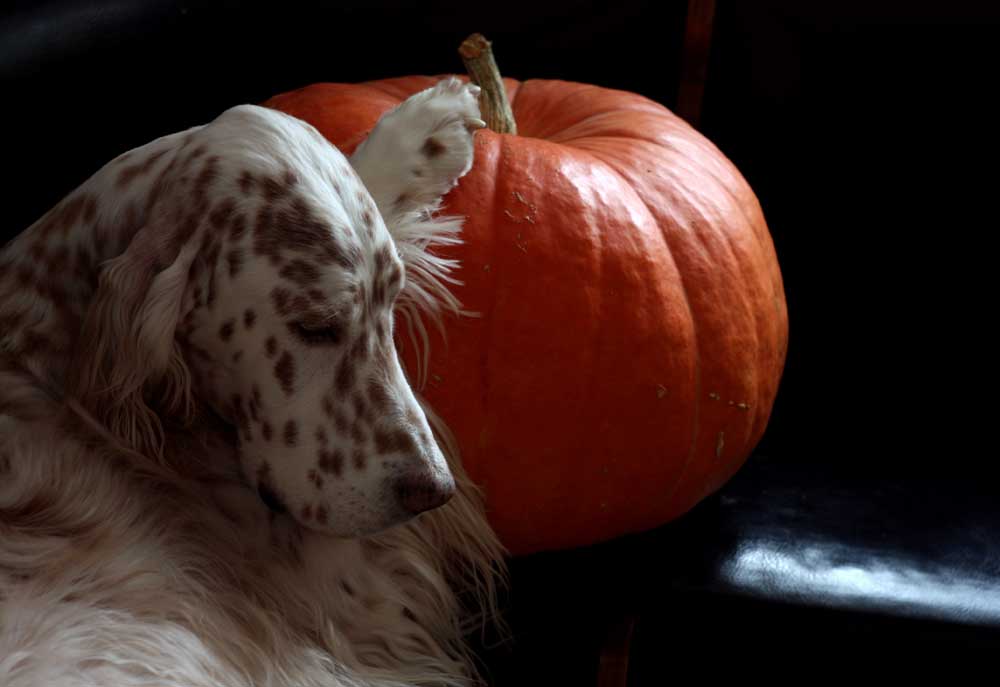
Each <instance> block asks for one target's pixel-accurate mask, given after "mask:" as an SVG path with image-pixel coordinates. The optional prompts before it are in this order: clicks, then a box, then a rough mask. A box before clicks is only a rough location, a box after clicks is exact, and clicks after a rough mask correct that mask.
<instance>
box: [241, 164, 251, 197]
mask: <svg viewBox="0 0 1000 687" xmlns="http://www.w3.org/2000/svg"><path fill="white" fill-rule="evenodd" d="M254 181H255V180H254V176H253V174H251V173H250V171H249V170H243V171H242V172H241V173H240V178H239V182H238V183H239V185H240V191H242V192H243V195H245V196H248V195H250V192H251V191H252V190H253V186H254Z"/></svg>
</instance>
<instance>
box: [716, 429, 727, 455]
mask: <svg viewBox="0 0 1000 687" xmlns="http://www.w3.org/2000/svg"><path fill="white" fill-rule="evenodd" d="M725 445H726V433H725V432H719V438H718V440H716V442H715V457H716V459H719V458H721V457H722V449H723V447H725Z"/></svg>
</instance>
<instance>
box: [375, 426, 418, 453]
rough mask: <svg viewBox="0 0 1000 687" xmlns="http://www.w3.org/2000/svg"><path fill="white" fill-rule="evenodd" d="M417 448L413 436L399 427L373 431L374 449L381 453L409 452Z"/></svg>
mask: <svg viewBox="0 0 1000 687" xmlns="http://www.w3.org/2000/svg"><path fill="white" fill-rule="evenodd" d="M416 448H417V445H416V443H415V442H414V441H413V437H411V436H410V435H409V433H408V432H405V431H403V430H401V429H397V430H391V431H387V430H377V431H376V432H375V450H376V451H378V452H379V453H381V454H386V453H411V452H415V451H416Z"/></svg>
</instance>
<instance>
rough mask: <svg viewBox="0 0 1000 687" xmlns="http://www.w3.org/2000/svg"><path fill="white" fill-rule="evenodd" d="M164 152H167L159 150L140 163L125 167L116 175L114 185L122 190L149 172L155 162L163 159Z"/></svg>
mask: <svg viewBox="0 0 1000 687" xmlns="http://www.w3.org/2000/svg"><path fill="white" fill-rule="evenodd" d="M166 152H167V151H166V150H160V151H158V152H155V153H153V154H152V155H150V156H149V157H147V158H146V159H145V160H144V161H142V162H137V163H135V164H134V165H129V166H127V167H124V168H123V169H122V171H120V172H119V173H118V178H117V179H116V180H115V185H116V186H117V187H118V188H119V189H123V188H125V187H126V186H129V185H130V184H131V183H132V182H133V181H134V180H135V179H136V178H137V177H140V176H142V175H143V174H146V173H147V172H149V170H151V169H152V168H153V165H155V164H156V162H157V160H159V159H160V158H161V157H163V155H164V153H166Z"/></svg>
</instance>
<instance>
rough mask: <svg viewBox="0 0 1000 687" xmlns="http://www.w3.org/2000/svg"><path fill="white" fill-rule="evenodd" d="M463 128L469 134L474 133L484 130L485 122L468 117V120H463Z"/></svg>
mask: <svg viewBox="0 0 1000 687" xmlns="http://www.w3.org/2000/svg"><path fill="white" fill-rule="evenodd" d="M465 127H466V128H467V129H468V130H469V131H470V132H471V131H476V130H477V129H485V128H486V122H484V121H483V120H481V119H477V118H475V117H470V118H469V119H466V120H465Z"/></svg>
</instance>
